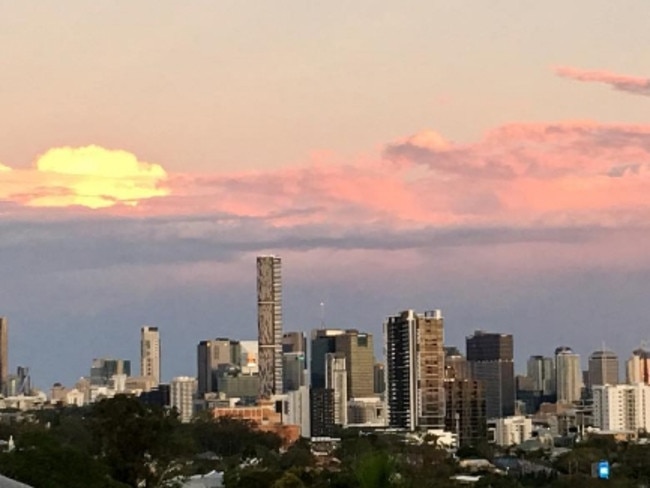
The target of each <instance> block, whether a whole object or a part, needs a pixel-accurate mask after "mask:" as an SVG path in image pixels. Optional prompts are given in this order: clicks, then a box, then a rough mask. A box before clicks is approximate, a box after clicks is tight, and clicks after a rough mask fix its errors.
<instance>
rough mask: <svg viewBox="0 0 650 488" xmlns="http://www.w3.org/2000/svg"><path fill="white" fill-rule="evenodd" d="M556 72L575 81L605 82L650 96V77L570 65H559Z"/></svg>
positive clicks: (629, 91)
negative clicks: (584, 68) (585, 68)
mask: <svg viewBox="0 0 650 488" xmlns="http://www.w3.org/2000/svg"><path fill="white" fill-rule="evenodd" d="M555 74H556V75H558V76H561V77H562V78H568V79H571V80H575V81H583V82H593V83H604V84H606V85H609V86H611V87H612V88H614V89H615V90H619V91H622V92H627V93H631V94H634V95H643V96H647V97H648V96H650V78H642V77H639V76H629V75H622V74H618V73H612V72H610V71H599V70H593V71H592V70H583V69H578V68H572V67H570V66H558V67H556V68H555Z"/></svg>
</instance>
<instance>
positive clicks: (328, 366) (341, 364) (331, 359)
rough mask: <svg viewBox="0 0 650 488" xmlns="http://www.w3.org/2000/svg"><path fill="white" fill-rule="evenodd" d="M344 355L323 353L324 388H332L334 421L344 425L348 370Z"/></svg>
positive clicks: (346, 412)
mask: <svg viewBox="0 0 650 488" xmlns="http://www.w3.org/2000/svg"><path fill="white" fill-rule="evenodd" d="M346 366H347V364H346V359H345V355H344V354H342V353H340V352H339V353H328V354H326V355H325V388H326V389H328V390H332V394H333V402H334V423H335V424H336V425H340V426H345V425H346V424H347V423H348V371H347V367H346Z"/></svg>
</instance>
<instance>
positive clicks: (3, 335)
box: [0, 317, 9, 391]
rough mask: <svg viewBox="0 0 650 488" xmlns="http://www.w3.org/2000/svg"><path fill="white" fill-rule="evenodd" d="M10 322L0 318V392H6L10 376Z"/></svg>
mask: <svg viewBox="0 0 650 488" xmlns="http://www.w3.org/2000/svg"><path fill="white" fill-rule="evenodd" d="M8 327H9V322H8V320H7V318H6V317H0V388H2V389H0V391H4V387H5V385H6V384H7V377H8V376H9V353H8V349H9V348H8V342H9V340H8V336H9V329H8Z"/></svg>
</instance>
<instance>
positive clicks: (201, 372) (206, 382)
mask: <svg viewBox="0 0 650 488" xmlns="http://www.w3.org/2000/svg"><path fill="white" fill-rule="evenodd" d="M196 356H197V373H198V376H197V377H198V396H199V398H203V396H204V395H205V394H206V393H211V392H215V391H217V376H216V374H217V369H218V368H219V366H221V365H237V366H239V365H240V363H241V356H242V353H241V345H240V343H239V341H231V340H230V339H226V338H217V339H212V340H208V341H201V342H199V344H198V346H197V348H196Z"/></svg>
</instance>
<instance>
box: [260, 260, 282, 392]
mask: <svg viewBox="0 0 650 488" xmlns="http://www.w3.org/2000/svg"><path fill="white" fill-rule="evenodd" d="M257 334H258V344H259V353H258V358H259V360H258V365H259V375H260V390H259V396H260V398H270V397H271V396H273V395H280V394H282V261H281V259H280V258H279V257H277V256H259V257H258V258H257Z"/></svg>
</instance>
